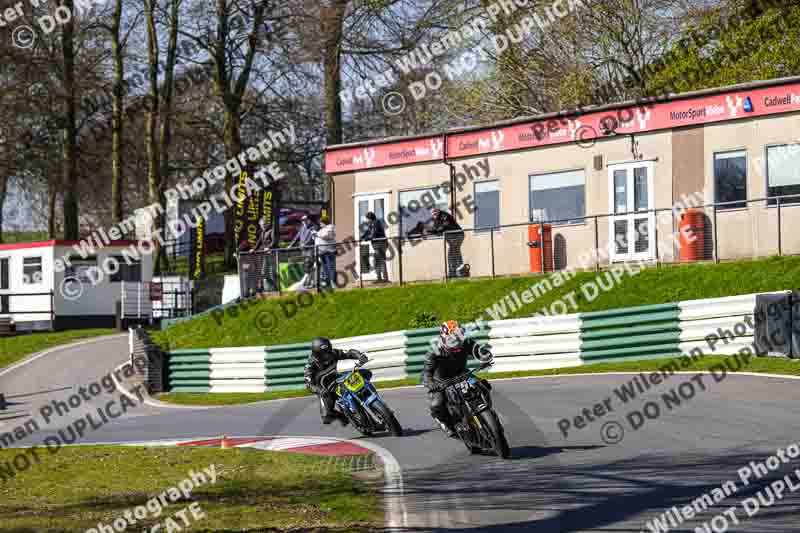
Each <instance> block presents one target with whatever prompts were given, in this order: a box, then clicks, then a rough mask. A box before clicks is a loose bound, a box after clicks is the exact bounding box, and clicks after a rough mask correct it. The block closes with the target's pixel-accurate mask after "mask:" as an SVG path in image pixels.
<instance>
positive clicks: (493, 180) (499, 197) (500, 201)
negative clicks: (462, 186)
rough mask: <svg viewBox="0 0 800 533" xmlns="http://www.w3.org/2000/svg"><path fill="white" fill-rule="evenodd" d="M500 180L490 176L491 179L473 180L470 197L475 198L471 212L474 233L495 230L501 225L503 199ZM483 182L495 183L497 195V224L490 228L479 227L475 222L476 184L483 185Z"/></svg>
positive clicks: (476, 206) (476, 204)
mask: <svg viewBox="0 0 800 533" xmlns="http://www.w3.org/2000/svg"><path fill="white" fill-rule="evenodd" d="M500 181H501V180H500V178H491V179H484V180H480V181H476V182H474V183H473V184H472V198H473V199H474V200H475V212H474V213H472V227H473V229H474V230H475V233H484V232H489V231H495V232H497V231H498V230H499V229H501V227H502V225H503V221H502V219H501V213H502V205H503V199H502V192H503V189H502V187H501V183H500ZM485 183H497V192H498V195H497V226H494V227H492V228H479V227H478V224H477V223H476V215H477V213H478V211H477V210H478V209H479V206H478V185H483V184H485Z"/></svg>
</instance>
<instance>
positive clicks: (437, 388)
mask: <svg viewBox="0 0 800 533" xmlns="http://www.w3.org/2000/svg"><path fill="white" fill-rule="evenodd" d="M425 386H426V387H428V392H442V386H441V385H439V384H438V383H434V382H433V381H429V382H428V383H426V384H425Z"/></svg>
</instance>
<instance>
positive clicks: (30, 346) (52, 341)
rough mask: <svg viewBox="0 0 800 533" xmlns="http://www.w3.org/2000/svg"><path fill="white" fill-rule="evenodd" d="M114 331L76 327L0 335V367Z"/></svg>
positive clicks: (110, 333)
mask: <svg viewBox="0 0 800 533" xmlns="http://www.w3.org/2000/svg"><path fill="white" fill-rule="evenodd" d="M114 333H118V332H117V331H116V330H114V329H76V330H71V331H58V332H52V333H51V332H45V333H31V334H26V335H17V336H14V337H0V368H4V367H7V366H9V365H11V364H13V363H16V362H17V361H19V360H20V359H24V358H25V357H27V356H29V355H31V354H33V353H36V352H41V351H43V350H46V349H48V348H53V347H55V346H61V345H62V344H69V343H71V342H75V341H79V340H81V339H88V338H91V337H99V336H101V335H112V334H114Z"/></svg>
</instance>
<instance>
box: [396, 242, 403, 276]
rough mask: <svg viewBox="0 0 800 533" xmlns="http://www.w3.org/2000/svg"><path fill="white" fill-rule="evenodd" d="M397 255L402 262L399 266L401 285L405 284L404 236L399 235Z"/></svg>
mask: <svg viewBox="0 0 800 533" xmlns="http://www.w3.org/2000/svg"><path fill="white" fill-rule="evenodd" d="M397 256H398V258H399V261H398V263H399V264H400V267H399V269H398V270H399V274H400V286H401V287H402V286H403V236H402V235H401V236H399V237H397Z"/></svg>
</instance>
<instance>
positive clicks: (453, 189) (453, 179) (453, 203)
mask: <svg viewBox="0 0 800 533" xmlns="http://www.w3.org/2000/svg"><path fill="white" fill-rule="evenodd" d="M443 154H444V159H443V162H444V164H445V165H447V166H448V167H450V214H451V215H453V216H455V215H454V213H455V212H456V167H455V165H454V164H453V163H451V162H450V161H448V160H447V134H446V133H445V134H444V151H443Z"/></svg>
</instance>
